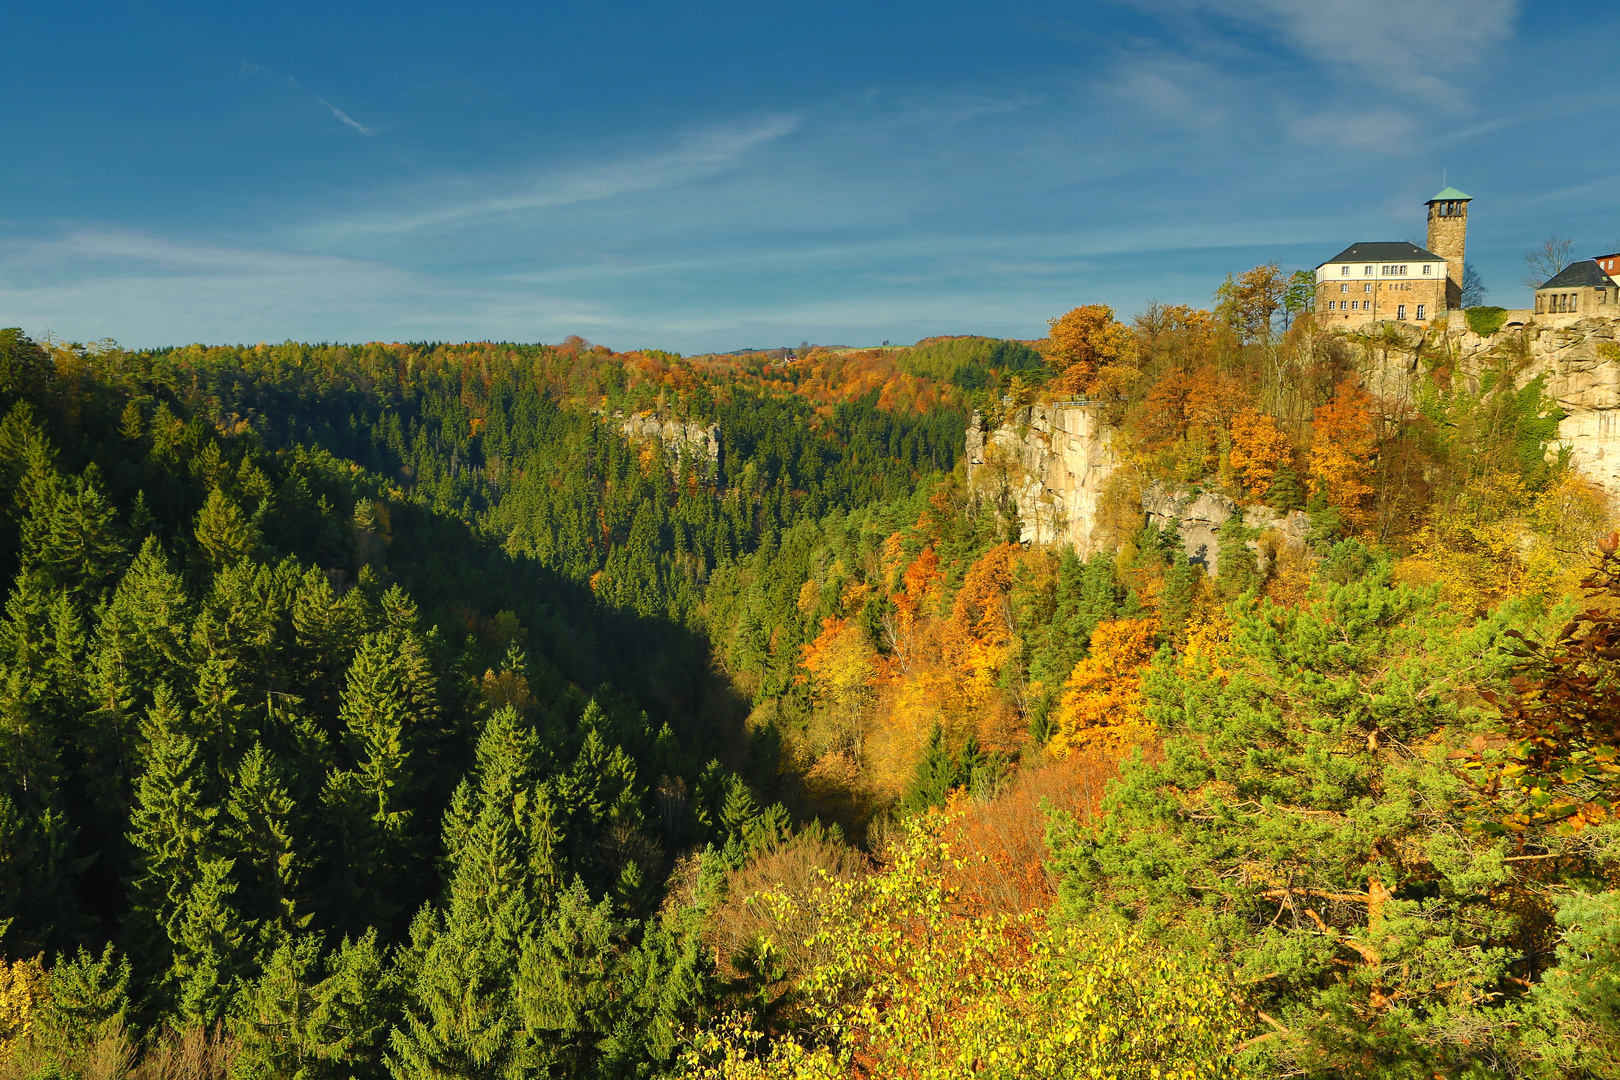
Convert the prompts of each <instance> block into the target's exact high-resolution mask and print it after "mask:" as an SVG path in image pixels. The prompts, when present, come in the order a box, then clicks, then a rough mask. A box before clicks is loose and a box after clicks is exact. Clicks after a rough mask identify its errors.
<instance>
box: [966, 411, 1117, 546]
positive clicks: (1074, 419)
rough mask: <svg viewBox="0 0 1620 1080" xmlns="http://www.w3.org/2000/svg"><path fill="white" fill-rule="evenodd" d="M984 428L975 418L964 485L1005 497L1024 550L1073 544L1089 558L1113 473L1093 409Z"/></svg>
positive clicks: (1106, 438)
mask: <svg viewBox="0 0 1620 1080" xmlns="http://www.w3.org/2000/svg"><path fill="white" fill-rule="evenodd" d="M987 427H988V425H986V424H985V422H984V419H983V417H981V416H980V415H979V414H978V413H974V414H973V419H972V421H971V422H970V423H969V424H968V432H967V472H968V482H969V483H970V484H972V485H974V486H975V487H977V488H979V489H980V490H985V489H995V493H997V494H999V492H1000V490H1002V489H1006V491H1007V492H1008V494H1010V496H1011V498H1012V500H1013V501H1014V502H1015V503H1016V504H1017V507H1018V516H1019V518H1020V519H1021V520H1022V523H1023V532H1022V539H1023V540H1024V541H1025V542H1026V543H1034V544H1072V545H1074V547H1075V549H1076V550H1077V551H1079V553H1080V554H1081V555H1082V556H1086V555H1090V554H1091V552H1092V549H1093V547H1094V546H1095V545H1094V540H1093V534H1094V533H1095V532H1096V521H1097V511H1098V508H1099V506H1100V505H1101V501H1102V496H1103V489H1104V487H1105V485H1106V484H1107V483H1108V478H1109V477H1110V476H1112V475H1113V474H1114V470H1115V469H1116V468H1118V467H1119V460H1118V459H1117V458H1116V457H1115V455H1114V450H1113V445H1112V441H1111V438H1110V432H1109V431H1108V429H1107V428H1106V427H1105V426H1104V425H1103V422H1102V415H1101V411H1100V410H1099V408H1098V407H1097V406H1096V405H1094V404H1092V403H1089V402H1084V401H1058V402H1050V403H1043V404H1036V405H1030V406H1027V407H1025V408H1022V409H1019V410H1017V411H1016V412H1014V413H1013V414H1012V415H1010V416H1009V417H1007V419H1006V420H1005V421H1004V422H1003V423H1002V424H1001V425H1000V426H999V427H997V428H995V429H994V430H986V429H987Z"/></svg>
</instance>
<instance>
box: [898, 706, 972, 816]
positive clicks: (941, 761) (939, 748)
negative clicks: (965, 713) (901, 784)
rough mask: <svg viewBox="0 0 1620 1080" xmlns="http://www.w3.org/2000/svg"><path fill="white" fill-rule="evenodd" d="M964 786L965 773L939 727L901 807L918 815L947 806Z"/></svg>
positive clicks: (936, 727) (913, 775) (924, 753)
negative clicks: (950, 797)
mask: <svg viewBox="0 0 1620 1080" xmlns="http://www.w3.org/2000/svg"><path fill="white" fill-rule="evenodd" d="M961 783H962V776H961V770H960V768H959V766H958V763H957V760H956V757H955V756H954V755H953V754H952V753H951V752H950V749H949V748H948V747H947V746H946V745H945V731H944V729H943V728H941V727H940V726H939V725H938V724H935V725H934V730H933V731H932V732H930V733H929V736H928V745H926V746H924V747H923V753H922V757H921V758H919V759H918V760H917V766H916V768H915V769H913V770H912V774H911V783H910V784H908V785H907V786H906V793H905V795H904V796H903V797H902V798H901V800H900V805H901V806H903V807H904V808H905V809H906V810H908V811H910V812H912V813H917V812H919V811H922V810H927V809H928V808H929V807H931V806H944V805H945V798H946V796H947V795H949V794H950V791H951V789H952V788H953V787H957V786H959V785H960V784H961Z"/></svg>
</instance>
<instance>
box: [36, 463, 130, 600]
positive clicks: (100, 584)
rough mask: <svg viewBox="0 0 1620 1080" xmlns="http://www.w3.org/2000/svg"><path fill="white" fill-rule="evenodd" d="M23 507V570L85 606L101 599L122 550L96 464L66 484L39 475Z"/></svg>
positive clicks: (122, 556) (119, 565)
mask: <svg viewBox="0 0 1620 1080" xmlns="http://www.w3.org/2000/svg"><path fill="white" fill-rule="evenodd" d="M36 475H37V474H36ZM26 510H27V517H26V518H24V520H23V524H22V533H21V538H20V539H21V547H22V550H21V565H22V568H23V569H24V570H38V571H40V572H42V573H44V574H45V575H46V577H47V578H48V580H49V581H50V582H51V583H52V584H53V585H54V586H55V587H57V588H62V589H66V590H68V592H69V594H70V595H71V596H72V597H73V598H74V600H75V601H77V602H80V603H82V604H85V605H86V606H88V605H90V604H93V603H95V602H96V601H98V600H100V599H101V598H102V596H103V594H104V593H105V591H106V590H107V589H109V588H110V587H111V586H112V585H113V583H114V581H115V580H116V578H117V575H118V573H119V571H121V570H122V569H123V566H124V562H125V558H126V550H125V542H124V537H123V534H122V530H120V529H119V528H118V527H117V524H116V520H115V518H116V515H115V513H114V511H113V508H112V505H111V504H110V503H109V502H108V501H107V497H106V495H105V494H103V492H102V490H101V474H100V472H99V470H98V469H97V468H96V466H95V465H94V464H91V465H88V466H86V467H85V469H84V471H83V472H82V473H80V474H79V475H78V476H76V477H74V478H73V480H72V481H71V482H69V481H67V480H65V479H63V478H62V477H60V476H57V475H55V474H54V473H52V474H50V475H46V476H40V477H39V478H38V480H37V481H36V482H35V483H34V484H33V490H32V492H31V493H30V495H29V501H28V504H27V506H26Z"/></svg>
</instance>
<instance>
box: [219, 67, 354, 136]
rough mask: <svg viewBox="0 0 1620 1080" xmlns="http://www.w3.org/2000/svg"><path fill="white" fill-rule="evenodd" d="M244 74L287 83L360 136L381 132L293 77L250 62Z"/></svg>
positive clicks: (243, 68) (243, 70) (243, 69)
mask: <svg viewBox="0 0 1620 1080" xmlns="http://www.w3.org/2000/svg"><path fill="white" fill-rule="evenodd" d="M242 74H243V75H244V76H246V75H256V76H260V77H262V78H266V79H271V80H274V81H276V82H280V83H285V84H286V85H288V86H290V87H292V88H293V89H294V90H297V91H298V92H299V93H301V94H304V95H306V96H307V97H310V98H312V99H314V101H315V103H316V104H317V105H320V106H322V107H323V108H325V109H326V111H327V112H329V113H331V114H332V117H333V119H335V120H337V121H339V122H340V123H342V124H345V125H347V126H348V127H351V128H353V129H354V130H355V131H358V132H359V133H360V134H362V135H365V136H366V137H368V138H371V137H374V136H376V134H377V132H378V131H379V130H380V129H378V128H375V127H371V126H369V125H366V124H362V123H361V122H360V121H358V120H356V119H355V118H354V117H352V116H350V115H349V114H348V113H346V112H344V111H343V110H342V109H340V108H338V107H337V106H336V105H334V104H332V103H331V102H330V101H327V100H326V99H325V98H324V97H321V95H319V94H317V93H315V91H313V90H311V89H310V88H309V87H307V86H305V85H304V84H303V83H301V82H299V81H298V80H297V79H295V78H293V77H292V76H291V75H283V74H282V73H281V72H279V71H275V70H272V69H271V68H267V67H265V66H264V65H262V64H255V63H253V62H252V61H250V60H243V61H242Z"/></svg>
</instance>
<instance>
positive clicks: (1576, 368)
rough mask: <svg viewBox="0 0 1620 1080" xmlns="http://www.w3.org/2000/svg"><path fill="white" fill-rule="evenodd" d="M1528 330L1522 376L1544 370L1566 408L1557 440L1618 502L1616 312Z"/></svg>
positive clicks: (1619, 446) (1619, 436)
mask: <svg viewBox="0 0 1620 1080" xmlns="http://www.w3.org/2000/svg"><path fill="white" fill-rule="evenodd" d="M1526 332H1527V334H1528V335H1530V357H1531V363H1530V368H1529V370H1528V373H1527V375H1526V376H1523V378H1526V379H1528V378H1534V377H1535V376H1536V375H1538V374H1541V373H1543V372H1545V373H1546V375H1547V382H1546V387H1547V393H1548V395H1550V396H1551V397H1552V399H1553V400H1554V401H1556V402H1558V407H1559V408H1561V409H1563V410H1564V412H1565V413H1567V414H1568V415H1567V416H1565V417H1564V419H1563V420H1562V421H1561V422H1560V423H1559V425H1558V438H1559V441H1560V442H1561V443H1562V444H1563V445H1564V446H1566V447H1568V448H1569V449H1570V451H1571V461H1572V463H1573V464H1574V466H1575V468H1577V469H1579V470H1580V471H1581V472H1582V473H1583V474H1585V475H1586V476H1587V477H1588V478H1590V479H1592V480H1595V481H1596V482H1597V483H1599V484H1601V485H1602V486H1603V489H1604V490H1605V491H1607V492H1608V493H1609V496H1610V498H1613V499H1615V500H1616V502H1617V503H1620V352H1617V351H1616V348H1615V346H1616V334H1617V332H1620V318H1596V317H1593V318H1586V319H1579V320H1577V321H1574V322H1571V323H1569V324H1567V325H1564V326H1558V327H1548V328H1546V329H1539V328H1536V327H1532V328H1530V329H1529V330H1528V331H1526ZM1605 354H1607V355H1605Z"/></svg>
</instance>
